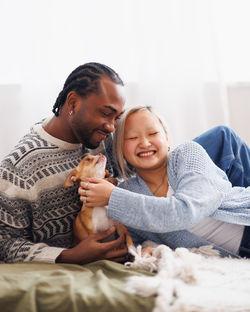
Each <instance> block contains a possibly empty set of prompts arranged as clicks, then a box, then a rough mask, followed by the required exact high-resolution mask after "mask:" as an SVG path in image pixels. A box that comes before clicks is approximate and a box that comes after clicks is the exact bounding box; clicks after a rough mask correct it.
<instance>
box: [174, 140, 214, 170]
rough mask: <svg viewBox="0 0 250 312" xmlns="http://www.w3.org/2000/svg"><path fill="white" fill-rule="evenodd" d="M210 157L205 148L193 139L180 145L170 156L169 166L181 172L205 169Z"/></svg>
mask: <svg viewBox="0 0 250 312" xmlns="http://www.w3.org/2000/svg"><path fill="white" fill-rule="evenodd" d="M210 161H211V160H210V159H209V156H208V154H207V153H206V151H205V150H204V148H203V147H202V146H201V145H200V144H198V143H196V142H193V141H189V142H184V143H182V144H180V145H178V146H177V147H176V148H175V149H174V150H173V151H172V152H171V153H170V154H169V157H168V168H169V169H170V170H173V171H174V172H175V174H176V171H178V172H180V171H182V170H185V171H186V170H193V171H203V170H204V168H205V167H206V166H207V163H210Z"/></svg>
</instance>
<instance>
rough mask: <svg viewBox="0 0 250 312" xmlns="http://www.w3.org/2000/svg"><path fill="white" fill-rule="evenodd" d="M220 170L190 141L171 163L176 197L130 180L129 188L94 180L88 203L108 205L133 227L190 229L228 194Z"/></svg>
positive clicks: (114, 214) (159, 230)
mask: <svg viewBox="0 0 250 312" xmlns="http://www.w3.org/2000/svg"><path fill="white" fill-rule="evenodd" d="M218 170H219V169H218V168H217V167H216V166H215V165H214V164H213V162H212V161H211V159H210V158H209V156H208V155H207V154H206V152H205V150H204V149H203V148H202V147H201V146H200V145H198V144H197V143H194V142H189V143H185V144H182V145H181V146H180V147H179V148H177V149H176V150H175V151H174V152H173V153H172V156H171V157H170V160H169V163H168V175H169V178H170V179H169V181H170V183H171V185H173V187H174V191H175V194H174V196H172V197H167V198H165V197H154V196H149V195H144V194H145V190H143V186H141V190H140V189H139V188H138V185H135V183H128V184H127V185H128V186H127V188H128V189H127V190H126V189H121V188H118V187H114V186H113V185H110V184H108V182H107V181H103V180H101V179H91V180H90V181H91V182H94V184H90V185H89V186H88V190H87V202H88V203H89V205H93V206H95V205H96V204H98V205H107V204H108V209H107V214H108V216H109V217H111V218H113V219H116V220H117V221H119V222H121V223H124V224H125V225H127V226H129V227H132V228H136V229H141V230H144V229H147V231H151V232H156V233H164V232H171V231H176V230H182V229H188V228H190V227H192V226H194V225H195V224H197V223H198V222H199V221H200V220H202V219H203V218H205V217H207V216H210V215H212V214H213V213H214V212H215V211H216V210H217V209H218V208H219V206H220V204H221V202H222V199H223V197H224V194H223V192H222V191H221V190H222V189H224V190H227V188H228V187H230V183H229V182H228V181H226V180H225V179H224V178H225V177H224V176H221V175H220V172H218ZM132 181H133V180H132ZM134 181H135V179H134ZM129 182H131V180H130V181H129ZM122 186H123V187H126V184H125V183H123V185H122ZM134 191H136V192H137V193H134ZM139 192H140V193H144V194H138V193H139Z"/></svg>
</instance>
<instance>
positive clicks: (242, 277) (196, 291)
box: [126, 245, 250, 312]
mask: <svg viewBox="0 0 250 312" xmlns="http://www.w3.org/2000/svg"><path fill="white" fill-rule="evenodd" d="M140 248H141V247H138V248H137V250H136V251H133V250H131V253H132V254H133V255H134V256H135V261H134V262H132V263H127V264H126V265H127V266H129V267H133V268H137V269H143V270H147V271H157V273H156V274H155V275H154V276H152V277H151V276H149V277H146V276H145V277H139V276H134V277H130V278H129V280H128V284H127V286H128V289H130V290H131V291H133V292H135V293H137V294H139V295H141V296H144V297H147V296H151V295H156V301H155V307H154V310H153V312H165V311H167V312H168V311H171V312H173V311H174V312H177V311H180V312H188V311H192V312H200V311H202V312H217V311H218V312H235V311H237V312H241V311H244V312H246V311H250V260H247V259H233V258H219V257H216V256H209V257H207V256H206V255H204V254H206V250H205V249H203V250H201V254H197V253H195V252H192V251H190V250H188V249H186V248H177V249H176V250H175V251H172V250H171V249H170V248H168V247H167V246H165V245H159V246H158V247H156V248H155V249H154V251H153V255H152V257H149V258H146V257H144V256H142V255H141V249H140ZM208 254H209V251H208Z"/></svg>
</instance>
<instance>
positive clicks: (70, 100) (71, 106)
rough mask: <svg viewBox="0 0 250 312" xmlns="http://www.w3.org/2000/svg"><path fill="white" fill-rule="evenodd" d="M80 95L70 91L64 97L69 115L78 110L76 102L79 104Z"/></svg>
mask: <svg viewBox="0 0 250 312" xmlns="http://www.w3.org/2000/svg"><path fill="white" fill-rule="evenodd" d="M79 100H80V97H79V95H78V94H77V93H76V92H75V91H70V92H69V93H68V95H67V98H66V101H65V103H66V106H67V108H68V113H69V112H71V113H70V115H72V114H74V113H75V112H77V110H78V104H79Z"/></svg>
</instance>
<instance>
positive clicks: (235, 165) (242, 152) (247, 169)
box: [194, 126, 250, 258]
mask: <svg viewBox="0 0 250 312" xmlns="http://www.w3.org/2000/svg"><path fill="white" fill-rule="evenodd" d="M194 141H196V142H197V143H199V144H200V145H201V146H203V147H204V148H205V150H206V151H207V153H208V155H209V156H210V158H211V159H212V160H213V161H214V163H215V164H216V165H217V166H218V167H220V168H221V169H222V170H223V171H225V172H226V174H227V176H228V179H229V181H230V182H231V183H232V185H233V186H244V187H247V186H249V185H250V149H249V147H248V146H247V144H246V143H245V142H244V141H242V139H241V138H240V137H239V136H238V135H237V134H236V133H235V132H234V131H233V130H232V129H230V128H228V127H224V126H219V127H215V128H213V129H211V130H209V131H207V132H205V133H203V134H202V135H200V136H199V137H197V138H195V139H194ZM239 255H240V256H241V257H247V258H250V227H249V226H246V227H245V230H244V234H243V237H242V241H241V245H240V249H239Z"/></svg>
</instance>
